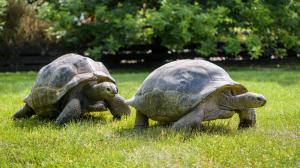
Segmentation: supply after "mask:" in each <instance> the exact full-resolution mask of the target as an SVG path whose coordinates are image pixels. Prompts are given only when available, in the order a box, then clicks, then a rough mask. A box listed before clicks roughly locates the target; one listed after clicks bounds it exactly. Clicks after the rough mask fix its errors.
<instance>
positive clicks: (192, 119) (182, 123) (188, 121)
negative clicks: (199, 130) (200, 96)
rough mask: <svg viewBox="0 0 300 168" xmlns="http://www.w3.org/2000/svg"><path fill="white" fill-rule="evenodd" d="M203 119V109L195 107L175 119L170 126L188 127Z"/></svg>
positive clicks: (177, 127) (198, 123) (197, 123)
mask: <svg viewBox="0 0 300 168" xmlns="http://www.w3.org/2000/svg"><path fill="white" fill-rule="evenodd" d="M203 119H204V111H203V110H201V109H200V108H195V109H194V110H192V111H191V112H189V113H188V114H186V115H185V116H183V117H181V118H180V119H179V120H178V121H176V122H175V123H174V124H173V125H172V128H175V129H181V128H188V127H196V126H199V125H200V124H201V122H202V121H203Z"/></svg>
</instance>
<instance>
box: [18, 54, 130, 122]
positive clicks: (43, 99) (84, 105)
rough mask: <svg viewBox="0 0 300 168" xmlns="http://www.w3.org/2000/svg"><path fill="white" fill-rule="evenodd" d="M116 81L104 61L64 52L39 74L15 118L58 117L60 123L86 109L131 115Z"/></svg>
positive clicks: (67, 120)
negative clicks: (119, 93)
mask: <svg viewBox="0 0 300 168" xmlns="http://www.w3.org/2000/svg"><path fill="white" fill-rule="evenodd" d="M117 93H118V90H117V86H116V84H115V80H114V78H113V77H111V75H110V74H109V72H108V70H107V69H106V67H105V66H104V65H103V64H102V63H101V62H95V61H93V60H92V59H90V58H87V57H83V56H80V55H77V54H66V55H63V56H61V57H59V58H57V59H56V60H54V61H53V62H51V63H50V64H48V65H46V66H44V67H43V68H42V69H41V70H40V71H39V73H38V76H37V79H36V82H35V84H34V86H33V87H32V90H31V93H30V94H29V95H28V96H27V98H25V99H24V102H25V106H24V107H23V108H21V109H20V110H19V111H18V112H16V113H15V114H14V115H13V119H14V120H15V119H18V118H26V117H31V116H32V115H34V114H36V115H39V116H42V117H48V118H53V117H55V118H56V121H55V123H56V124H58V125H60V124H64V123H67V122H69V121H70V120H72V119H76V118H78V117H79V116H80V115H82V114H83V113H86V112H93V111H105V110H106V109H107V108H108V109H109V110H110V112H111V113H112V115H113V116H114V118H121V116H122V115H123V114H126V115H127V114H129V113H130V109H129V106H128V105H127V104H126V103H125V99H124V98H123V97H121V96H119V95H118V94H117Z"/></svg>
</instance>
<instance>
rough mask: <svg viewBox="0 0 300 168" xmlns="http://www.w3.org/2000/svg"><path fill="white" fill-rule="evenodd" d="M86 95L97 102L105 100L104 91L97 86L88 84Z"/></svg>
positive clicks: (85, 88)
mask: <svg viewBox="0 0 300 168" xmlns="http://www.w3.org/2000/svg"><path fill="white" fill-rule="evenodd" d="M83 90H84V93H85V95H86V96H87V97H88V98H89V99H91V100H95V101H99V100H103V97H101V96H100V95H101V92H102V90H101V89H99V87H97V85H92V84H88V85H86V86H85V87H84V89H83Z"/></svg>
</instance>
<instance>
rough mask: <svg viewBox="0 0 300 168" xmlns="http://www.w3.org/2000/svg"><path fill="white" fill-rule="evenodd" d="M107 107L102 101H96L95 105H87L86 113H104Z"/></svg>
mask: <svg viewBox="0 0 300 168" xmlns="http://www.w3.org/2000/svg"><path fill="white" fill-rule="evenodd" d="M106 107H107V105H106V103H105V102H104V101H98V102H97V103H96V104H93V105H89V106H88V107H87V112H95V111H106V110H107V108H106Z"/></svg>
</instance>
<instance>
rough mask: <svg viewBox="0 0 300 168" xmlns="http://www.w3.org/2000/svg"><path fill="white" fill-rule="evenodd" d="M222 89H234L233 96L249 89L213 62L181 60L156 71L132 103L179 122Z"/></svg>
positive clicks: (148, 112) (155, 115)
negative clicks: (180, 118) (179, 119)
mask: <svg viewBox="0 0 300 168" xmlns="http://www.w3.org/2000/svg"><path fill="white" fill-rule="evenodd" d="M222 89H223V90H224V89H231V92H233V94H234V95H237V94H241V93H245V92H247V89H246V88H245V87H244V86H243V85H241V84H239V83H237V82H235V81H233V80H232V79H231V78H230V76H229V75H228V73H227V72H226V71H225V70H224V69H223V68H221V67H219V66H217V65H215V64H213V63H210V62H208V61H205V60H188V59H186V60H178V61H174V62H170V63H167V64H165V65H163V66H161V67H159V68H158V69H156V70H154V71H153V72H152V73H151V74H150V75H149V76H148V77H147V78H146V79H145V80H144V82H143V83H142V85H141V87H140V88H139V89H138V91H137V93H136V95H135V97H134V101H133V104H132V106H134V107H135V108H136V109H137V110H139V111H140V112H141V113H143V114H145V115H146V116H148V117H149V118H151V119H154V120H157V121H176V120H177V119H178V118H179V117H181V116H183V115H184V114H186V113H188V112H189V111H190V110H192V109H193V108H194V107H195V106H197V105H198V104H199V103H200V102H201V101H204V100H205V99H206V98H207V97H208V96H210V95H213V94H212V93H217V92H216V91H217V90H222ZM216 96H217V95H216Z"/></svg>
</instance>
